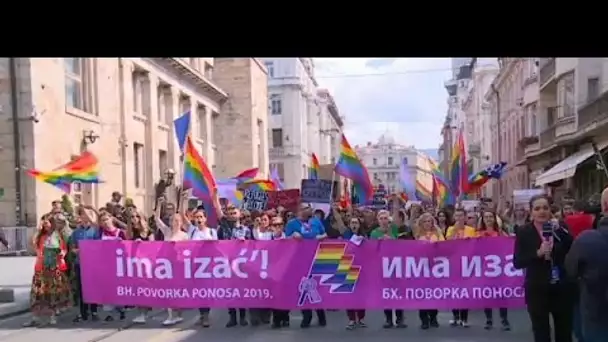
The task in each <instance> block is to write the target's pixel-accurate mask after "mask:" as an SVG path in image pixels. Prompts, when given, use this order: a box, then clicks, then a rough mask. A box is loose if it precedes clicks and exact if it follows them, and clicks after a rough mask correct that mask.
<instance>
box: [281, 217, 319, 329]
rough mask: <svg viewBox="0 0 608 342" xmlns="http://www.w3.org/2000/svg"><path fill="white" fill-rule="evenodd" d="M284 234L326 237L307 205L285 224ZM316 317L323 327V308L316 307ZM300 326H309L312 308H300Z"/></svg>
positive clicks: (310, 238) (309, 237)
mask: <svg viewBox="0 0 608 342" xmlns="http://www.w3.org/2000/svg"><path fill="white" fill-rule="evenodd" d="M285 236H286V237H288V238H291V239H296V240H302V239H304V240H323V239H325V238H327V234H326V233H325V228H324V227H323V223H322V222H321V221H320V220H319V219H318V218H317V217H314V216H313V213H312V208H311V207H310V206H307V205H302V206H301V207H300V210H299V211H298V215H297V217H296V218H294V219H291V220H290V221H289V222H288V223H287V225H286V226H285ZM316 312H317V318H318V320H319V325H320V326H322V327H324V326H326V325H327V319H326V316H325V310H323V309H317V310H316ZM302 316H303V317H302V323H301V324H300V327H301V328H308V327H310V323H311V321H312V310H302Z"/></svg>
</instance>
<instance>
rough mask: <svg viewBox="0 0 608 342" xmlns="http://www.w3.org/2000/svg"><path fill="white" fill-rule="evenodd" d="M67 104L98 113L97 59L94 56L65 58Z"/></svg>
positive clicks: (67, 105) (70, 106)
mask: <svg viewBox="0 0 608 342" xmlns="http://www.w3.org/2000/svg"><path fill="white" fill-rule="evenodd" d="M64 67H65V104H66V107H67V108H76V109H80V110H82V111H85V112H87V113H91V114H96V113H97V111H96V106H95V103H96V102H95V96H94V95H95V93H94V90H95V81H96V75H95V72H94V71H95V60H94V59H93V58H64Z"/></svg>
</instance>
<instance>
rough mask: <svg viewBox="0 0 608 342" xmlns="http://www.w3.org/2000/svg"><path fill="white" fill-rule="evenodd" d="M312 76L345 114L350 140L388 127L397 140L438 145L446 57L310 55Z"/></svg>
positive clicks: (353, 142) (447, 68)
mask: <svg viewBox="0 0 608 342" xmlns="http://www.w3.org/2000/svg"><path fill="white" fill-rule="evenodd" d="M370 74H371V75H370ZM377 74H381V75H377ZM315 76H316V78H317V80H318V82H319V85H320V86H321V87H323V88H327V89H329V91H330V92H331V94H332V95H333V97H334V100H335V101H336V104H337V106H338V110H339V111H340V114H341V115H342V116H344V117H345V134H346V137H347V138H348V140H349V142H350V143H351V145H357V144H359V145H363V144H365V143H366V142H368V141H371V142H375V141H377V140H378V138H379V137H380V135H382V134H383V133H385V132H387V130H388V132H389V134H391V135H392V136H393V138H395V140H396V142H397V143H399V144H403V145H414V146H415V147H416V148H418V149H436V148H438V147H439V144H440V138H441V136H440V130H441V126H442V124H443V121H444V119H445V115H446V112H447V108H448V105H447V97H448V95H447V92H446V90H445V88H444V86H443V84H444V82H445V81H446V80H448V79H449V78H450V59H449V58H315Z"/></svg>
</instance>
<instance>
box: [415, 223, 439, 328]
mask: <svg viewBox="0 0 608 342" xmlns="http://www.w3.org/2000/svg"><path fill="white" fill-rule="evenodd" d="M415 224H416V228H415V229H414V231H415V232H416V233H417V236H416V238H417V239H418V240H422V241H427V242H439V241H444V240H445V239H444V237H443V233H442V232H441V229H440V228H439V226H437V222H436V221H435V219H434V218H433V215H431V214H429V213H424V214H422V215H420V217H419V218H418V221H417V222H416V223H415ZM438 314H439V311H438V310H437V309H424V310H419V311H418V316H419V317H420V328H421V329H423V330H427V329H429V328H431V327H432V328H437V327H439V321H438V320H437V315H438Z"/></svg>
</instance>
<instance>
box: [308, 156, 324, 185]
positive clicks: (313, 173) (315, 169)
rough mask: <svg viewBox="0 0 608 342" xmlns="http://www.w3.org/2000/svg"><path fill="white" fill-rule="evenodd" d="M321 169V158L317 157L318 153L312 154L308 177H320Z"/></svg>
mask: <svg viewBox="0 0 608 342" xmlns="http://www.w3.org/2000/svg"><path fill="white" fill-rule="evenodd" d="M320 169H321V164H319V159H317V155H316V154H314V153H313V154H312V155H311V156H310V167H309V168H308V179H319V170H320Z"/></svg>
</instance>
